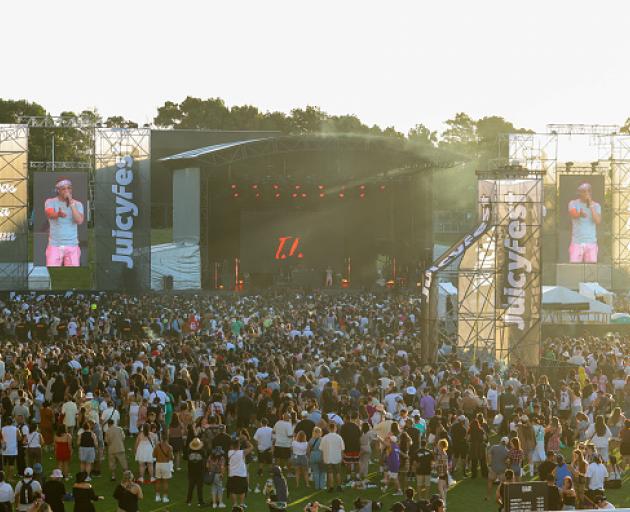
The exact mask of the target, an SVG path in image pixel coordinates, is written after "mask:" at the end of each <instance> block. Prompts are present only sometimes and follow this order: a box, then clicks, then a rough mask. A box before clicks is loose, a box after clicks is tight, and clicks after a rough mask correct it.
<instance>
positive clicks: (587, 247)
mask: <svg viewBox="0 0 630 512" xmlns="http://www.w3.org/2000/svg"><path fill="white" fill-rule="evenodd" d="M598 250H599V247H598V245H597V244H596V243H595V244H576V243H573V242H571V245H569V261H570V262H571V263H597V252H598Z"/></svg>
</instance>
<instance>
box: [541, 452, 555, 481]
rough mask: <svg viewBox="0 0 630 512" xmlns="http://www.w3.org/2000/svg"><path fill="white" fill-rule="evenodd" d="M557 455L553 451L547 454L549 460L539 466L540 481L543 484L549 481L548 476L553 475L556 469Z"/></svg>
mask: <svg viewBox="0 0 630 512" xmlns="http://www.w3.org/2000/svg"><path fill="white" fill-rule="evenodd" d="M555 460H556V454H555V453H554V452H553V451H548V452H547V459H546V460H545V461H543V462H541V463H540V465H539V466H538V479H539V480H540V481H541V482H546V481H547V476H548V475H550V474H552V473H553V470H554V469H556V462H555Z"/></svg>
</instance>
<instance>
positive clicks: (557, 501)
mask: <svg viewBox="0 0 630 512" xmlns="http://www.w3.org/2000/svg"><path fill="white" fill-rule="evenodd" d="M547 510H562V495H561V494H560V489H558V487H557V486H556V477H555V476H554V475H553V473H549V474H548V475H547Z"/></svg>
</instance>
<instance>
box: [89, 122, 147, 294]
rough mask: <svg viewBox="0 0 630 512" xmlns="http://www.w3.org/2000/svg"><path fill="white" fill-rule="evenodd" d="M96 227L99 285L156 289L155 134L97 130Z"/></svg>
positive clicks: (98, 287) (133, 129) (117, 288)
mask: <svg viewBox="0 0 630 512" xmlns="http://www.w3.org/2000/svg"><path fill="white" fill-rule="evenodd" d="M94 139H95V159H96V171H95V179H94V181H95V194H94V204H95V208H94V228H95V235H96V269H95V273H96V287H97V289H99V290H114V291H115V290H121V291H130V292H140V291H144V290H149V289H150V286H151V161H150V142H151V130H150V129H148V128H140V129H138V128H97V129H96V133H95V137H94Z"/></svg>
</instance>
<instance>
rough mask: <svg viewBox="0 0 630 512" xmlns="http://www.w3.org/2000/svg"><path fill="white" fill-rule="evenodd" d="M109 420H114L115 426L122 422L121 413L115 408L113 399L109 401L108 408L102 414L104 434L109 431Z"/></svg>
mask: <svg viewBox="0 0 630 512" xmlns="http://www.w3.org/2000/svg"><path fill="white" fill-rule="evenodd" d="M109 420H112V421H113V422H114V425H118V422H119V421H120V413H119V412H118V410H117V409H116V408H115V407H114V402H113V401H112V400H111V399H109V400H107V407H106V408H105V409H104V410H103V412H102V413H101V425H102V429H103V433H105V432H107V429H108V428H109V425H108V424H107V422H108V421H109Z"/></svg>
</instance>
